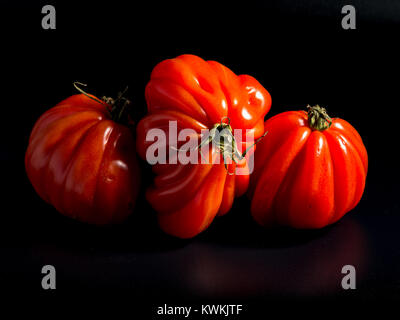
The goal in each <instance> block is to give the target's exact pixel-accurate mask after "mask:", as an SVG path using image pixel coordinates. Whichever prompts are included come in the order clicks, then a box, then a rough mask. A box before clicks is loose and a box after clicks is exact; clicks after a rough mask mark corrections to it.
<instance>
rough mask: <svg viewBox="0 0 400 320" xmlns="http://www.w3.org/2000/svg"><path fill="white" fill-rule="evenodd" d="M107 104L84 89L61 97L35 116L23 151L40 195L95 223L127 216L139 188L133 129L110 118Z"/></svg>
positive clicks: (69, 212)
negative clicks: (61, 98)
mask: <svg viewBox="0 0 400 320" xmlns="http://www.w3.org/2000/svg"><path fill="white" fill-rule="evenodd" d="M91 97H92V98H94V99H97V98H95V97H93V96H91ZM107 106H108V105H105V104H102V103H99V102H96V101H94V100H93V99H91V98H89V97H87V96H85V95H84V94H78V95H74V96H71V97H69V98H68V99H66V100H64V101H62V102H60V103H59V104H58V105H56V106H55V107H53V108H51V109H49V110H48V111H46V112H45V113H44V114H43V115H42V116H41V117H40V118H39V120H38V121H37V122H36V124H35V126H34V128H33V130H32V133H31V136H30V139H29V146H28V150H27V152H26V155H25V168H26V172H27V174H28V177H29V180H30V181H31V183H32V185H33V187H34V188H35V190H36V192H37V193H38V194H39V196H40V197H41V198H42V199H44V200H45V201H47V202H48V203H50V204H52V205H53V206H54V207H55V208H56V209H57V210H58V211H59V212H61V213H62V214H64V215H66V216H69V217H72V218H76V219H78V220H81V221H84V222H89V223H94V224H107V223H111V222H118V221H121V220H123V219H124V218H125V217H127V216H128V215H129V214H130V213H131V212H132V209H133V207H134V204H135V201H136V196H137V193H138V189H139V168H138V162H137V159H136V155H135V141H134V138H133V135H132V133H131V131H130V129H129V128H128V127H126V126H124V125H121V124H118V123H116V122H114V121H112V120H111V117H110V113H109V111H108V108H107Z"/></svg>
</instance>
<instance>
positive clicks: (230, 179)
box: [137, 55, 271, 238]
mask: <svg viewBox="0 0 400 320" xmlns="http://www.w3.org/2000/svg"><path fill="white" fill-rule="evenodd" d="M145 96H146V101H147V108H148V115H147V116H146V117H145V118H144V119H142V120H141V121H140V122H139V124H138V126H137V149H138V153H139V155H140V156H141V157H142V158H143V159H145V158H146V150H147V149H148V147H149V146H150V145H151V144H152V143H153V142H148V141H146V136H147V133H148V132H149V130H151V129H153V128H161V129H164V130H165V131H167V137H168V136H169V133H168V124H169V121H170V120H171V121H177V126H178V134H179V132H180V130H181V129H187V128H190V129H194V130H195V131H196V132H197V133H198V134H200V131H201V129H206V128H208V129H211V128H213V127H214V126H215V125H216V124H217V125H218V124H219V123H221V121H223V119H227V117H228V118H229V120H230V125H231V127H232V129H233V130H235V129H249V131H251V132H253V133H254V137H255V138H258V137H260V136H261V135H262V134H263V133H264V116H265V115H266V113H267V112H268V111H269V109H270V107H271V97H270V95H269V93H268V92H267V91H266V90H265V89H264V88H263V87H262V86H261V85H260V83H259V82H258V81H257V80H255V79H254V78H253V77H251V76H248V75H240V76H237V75H235V74H234V73H233V72H232V71H231V70H230V69H228V68H227V67H225V66H223V65H222V64H220V63H218V62H215V61H204V60H202V59H201V58H199V57H197V56H194V55H181V56H179V57H177V58H175V59H168V60H165V61H162V62H160V63H159V64H158V65H157V66H156V67H155V68H154V70H153V71H152V73H151V79H150V82H149V83H148V84H147V87H146V91H145ZM163 143H164V146H165V148H166V149H167V150H169V147H170V145H169V141H168V139H166V141H164V142H163ZM178 147H179V146H178ZM245 147H246V143H243V145H242V150H244V149H245ZM210 153H211V155H210V156H211V157H221V155H220V154H219V153H218V150H215V149H214V148H211V151H210ZM167 163H169V162H167ZM237 165H238V166H241V167H242V168H244V169H246V168H247V163H246V160H243V161H241V162H239V163H238V164H237ZM235 166H236V164H235V163H232V164H230V165H229V166H228V170H229V172H230V173H234V172H235V168H236V167H235ZM153 170H154V172H155V173H156V175H157V176H156V178H155V181H154V186H153V187H151V188H150V189H149V190H148V191H147V194H146V197H147V199H148V201H149V202H150V204H151V205H152V207H153V208H154V209H155V210H156V211H157V212H158V221H159V224H160V227H161V228H162V229H163V230H164V231H165V232H166V233H168V234H171V235H174V236H177V237H181V238H190V237H193V236H195V235H197V234H198V233H200V232H201V231H203V230H204V229H206V228H207V227H208V226H209V224H210V223H211V222H212V220H213V219H214V217H215V216H216V215H217V214H219V215H222V214H225V213H226V212H227V211H228V210H229V209H230V208H231V206H232V203H233V200H234V197H235V196H239V195H242V194H243V193H245V192H246V190H247V187H248V183H249V175H248V174H244V175H235V174H228V171H227V170H226V168H225V165H224V161H223V160H221V161H220V164H187V165H183V164H181V163H179V162H178V163H177V164H156V165H154V166H153Z"/></svg>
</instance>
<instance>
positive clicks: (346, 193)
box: [249, 106, 368, 228]
mask: <svg viewBox="0 0 400 320" xmlns="http://www.w3.org/2000/svg"><path fill="white" fill-rule="evenodd" d="M265 130H266V131H268V135H267V136H266V138H265V139H264V140H263V141H261V142H260V144H259V145H258V146H257V151H256V154H255V169H254V173H253V174H252V176H251V181H250V184H251V186H250V189H249V194H250V196H251V199H252V201H251V213H252V215H253V217H254V219H255V220H256V221H257V222H258V223H259V224H261V225H264V226H269V225H271V224H276V223H277V224H281V225H287V226H291V227H294V228H321V227H324V226H326V225H329V224H331V223H334V222H335V221H337V220H339V219H340V218H341V217H342V216H343V215H344V214H345V213H346V212H348V211H350V210H351V209H353V208H354V207H355V206H356V205H357V204H358V202H359V201H360V199H361V196H362V194H363V191H364V187H365V181H366V175H367V170H368V156H367V151H366V149H365V147H364V144H363V142H362V139H361V137H360V135H359V134H358V132H357V131H356V130H355V129H354V128H353V127H352V126H351V125H350V124H349V123H348V122H346V121H345V120H342V119H338V118H334V119H331V118H330V117H329V116H328V115H327V114H326V110H325V109H324V108H321V107H319V106H315V107H308V113H307V112H304V111H289V112H284V113H281V114H278V115H276V116H274V117H272V118H270V119H268V120H267V121H266V122H265Z"/></svg>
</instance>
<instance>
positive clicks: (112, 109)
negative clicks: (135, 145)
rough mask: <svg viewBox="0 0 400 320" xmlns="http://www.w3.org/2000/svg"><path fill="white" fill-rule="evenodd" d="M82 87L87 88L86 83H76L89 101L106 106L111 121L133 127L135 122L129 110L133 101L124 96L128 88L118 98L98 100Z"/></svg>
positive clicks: (119, 93)
mask: <svg viewBox="0 0 400 320" xmlns="http://www.w3.org/2000/svg"><path fill="white" fill-rule="evenodd" d="M79 85H80V86H85V87H86V86H87V84H85V83H81V82H77V81H75V82H74V87H75V88H76V89H77V90H78V91H79V92H80V93H82V94H84V95H85V96H87V97H88V98H89V99H92V100H94V101H96V102H98V103H100V104H102V105H104V106H105V107H106V109H107V111H108V115H109V116H110V118H111V120H113V121H114V122H117V123H119V124H123V125H126V126H128V127H129V126H131V125H133V121H132V119H131V117H130V116H129V113H128V109H129V106H130V105H131V101H130V100H128V99H127V98H126V97H125V96H124V95H125V93H126V92H127V91H128V87H126V88H125V89H124V91H122V92H118V94H117V98H115V99H114V98H111V97H106V96H103V97H102V98H101V99H98V98H97V97H95V96H94V95H91V94H88V93H87V92H85V91H84V90H82V88H80V87H79Z"/></svg>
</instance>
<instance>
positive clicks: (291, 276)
mask: <svg viewBox="0 0 400 320" xmlns="http://www.w3.org/2000/svg"><path fill="white" fill-rule="evenodd" d="M190 252H191V253H190V256H188V257H187V259H188V260H190V261H191V268H186V267H185V268H182V272H183V273H186V274H185V281H186V282H187V284H188V286H190V287H192V291H193V292H197V293H198V294H200V295H201V296H204V297H221V298H229V297H232V298H250V297H252V296H254V297H256V296H257V297H259V296H265V295H271V296H281V295H284V296H297V295H301V296H304V295H305V296H307V295H311V296H313V295H329V294H332V293H335V292H337V291H339V290H343V289H342V288H341V280H342V278H343V276H344V275H343V274H341V270H342V267H343V266H344V265H348V264H349V265H353V266H354V267H355V268H356V271H357V283H359V282H360V281H362V275H363V274H364V273H365V270H366V265H367V259H368V257H367V244H366V238H365V235H364V231H363V230H362V228H361V226H360V225H359V223H358V222H357V221H356V220H354V219H352V217H346V218H345V219H343V220H342V221H341V222H340V223H338V224H336V225H335V226H333V227H332V228H331V229H330V230H329V232H328V233H326V234H324V235H323V236H321V237H320V238H315V239H313V240H311V241H309V242H307V243H303V244H300V245H293V246H291V247H285V248H267V249H265V248H255V249H252V250H249V248H246V249H240V248H239V249H237V248H227V247H210V246H209V245H204V244H198V245H194V246H193V248H192V250H191V251H190Z"/></svg>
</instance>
